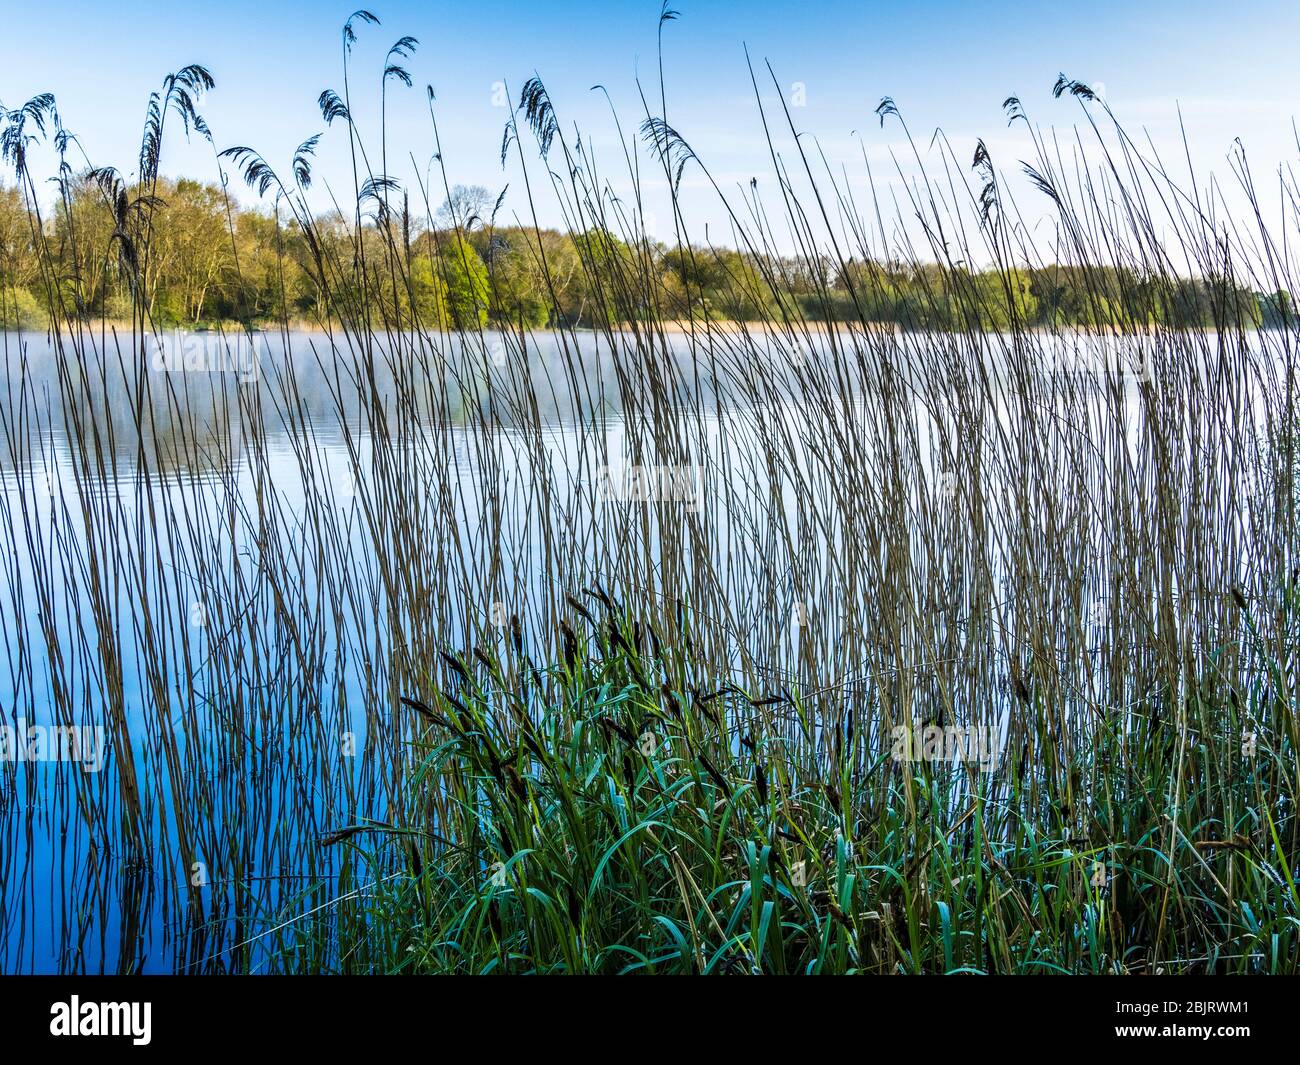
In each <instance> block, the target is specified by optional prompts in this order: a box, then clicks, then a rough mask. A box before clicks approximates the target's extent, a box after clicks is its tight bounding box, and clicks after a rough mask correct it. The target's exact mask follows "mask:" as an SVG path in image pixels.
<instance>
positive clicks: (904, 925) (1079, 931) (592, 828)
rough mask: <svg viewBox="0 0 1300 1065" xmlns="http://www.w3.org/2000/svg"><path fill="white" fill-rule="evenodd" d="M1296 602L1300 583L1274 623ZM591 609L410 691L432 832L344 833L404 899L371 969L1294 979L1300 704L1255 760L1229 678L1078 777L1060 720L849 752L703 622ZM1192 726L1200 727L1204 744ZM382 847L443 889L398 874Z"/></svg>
mask: <svg viewBox="0 0 1300 1065" xmlns="http://www.w3.org/2000/svg"><path fill="white" fill-rule="evenodd" d="M601 594H602V595H603V593H601ZM1297 606H1300V603H1298V602H1297V601H1296V599H1295V596H1294V594H1293V593H1291V592H1288V593H1287V594H1286V597H1285V601H1284V602H1281V603H1279V604H1278V610H1279V611H1282V612H1283V613H1287V614H1288V615H1291V616H1294V615H1296V614H1297ZM592 611H594V612H595V613H593V612H589V611H587V610H585V609H584V610H583V616H584V617H585V618H586V620H587V622H589V624H588V625H587V626H586V631H585V633H584V634H582V635H579V634H578V633H577V632H575V631H573V630H571V629H569V628H568V626H567V624H566V625H565V626H564V627H562V629H561V631H560V632H559V633H557V634H556V640H555V643H556V645H557V646H556V651H555V660H554V663H553V664H552V665H551V666H550V667H549V668H547V669H544V670H537V669H535V668H534V667H533V666H532V665H531V664H530V660H529V659H527V658H525V657H523V648H522V644H521V643H520V642H519V640H520V638H519V636H518V634H517V630H516V635H515V636H514V637H512V643H513V652H512V650H511V648H510V647H504V646H503V647H499V648H489V647H485V646H482V645H480V646H478V647H477V648H476V649H475V651H474V654H473V655H466V656H456V657H449V658H448V659H447V661H448V663H450V664H451V666H452V668H450V669H448V670H447V671H446V678H447V681H446V686H445V687H444V688H442V689H436V688H434V689H433V690H434V694H433V697H432V698H431V699H430V701H429V704H426V703H424V702H422V701H420V700H418V699H408V700H406V703H407V705H408V707H409V708H410V709H411V710H412V712H413V717H414V718H415V719H417V720H418V721H419V722H420V729H421V733H422V735H421V739H420V741H419V743H418V744H417V746H416V765H415V767H414V769H413V772H412V774H411V776H410V780H411V781H412V788H413V791H412V793H411V795H409V796H408V799H409V802H410V807H411V813H410V815H409V816H408V818H407V820H406V822H405V823H407V824H410V825H412V826H413V827H412V828H411V829H410V830H407V831H399V832H396V833H395V834H394V835H391V836H390V835H388V834H389V832H390V830H391V826H387V827H386V826H383V825H379V824H369V825H367V824H364V823H363V824H360V825H355V826H350V827H349V828H347V829H344V830H343V831H341V832H338V833H335V834H333V835H332V836H331V837H330V839H331V840H332V841H333V842H336V843H343V844H345V845H346V846H348V847H350V848H356V849H358V853H359V854H360V855H361V856H362V857H363V858H364V859H365V860H366V862H367V863H374V865H375V868H374V870H373V872H374V873H375V874H376V880H377V881H378V882H381V883H383V884H384V885H385V888H384V889H383V891H382V892H381V900H380V902H379V903H378V904H377V905H375V906H372V907H369V908H368V911H367V917H366V920H365V922H364V924H363V925H359V926H356V928H357V935H358V936H360V937H361V938H359V939H357V941H355V942H353V941H350V940H348V939H346V938H345V939H344V941H342V942H341V943H340V944H339V948H340V949H339V954H340V956H341V957H343V958H345V959H348V967H349V968H357V969H361V970H369V971H374V970H383V971H398V970H401V971H412V972H434V973H487V972H509V973H561V972H582V973H632V972H644V973H731V972H746V973H748V972H755V973H757V972H762V973H810V974H816V973H853V972H858V973H895V972H898V973H917V974H919V973H952V972H990V973H1043V972H1071V973H1103V972H1116V971H1122V970H1124V969H1126V968H1129V967H1130V966H1135V965H1136V966H1137V967H1138V968H1139V969H1140V967H1141V965H1142V964H1144V963H1145V960H1146V959H1149V958H1151V957H1160V958H1163V959H1167V961H1166V962H1165V965H1166V966H1167V969H1168V971H1177V972H1193V971H1202V972H1203V971H1222V972H1228V971H1231V972H1259V971H1283V972H1290V971H1295V969H1296V965H1297V958H1298V957H1300V953H1298V951H1300V931H1298V930H1297V927H1296V924H1295V921H1294V917H1293V912H1294V906H1295V898H1294V891H1293V889H1292V888H1291V887H1290V886H1289V885H1290V884H1291V883H1292V882H1293V880H1292V878H1293V870H1294V868H1295V855H1294V849H1293V846H1292V844H1291V843H1290V842H1287V843H1286V844H1284V845H1283V844H1281V841H1280V838H1279V837H1280V834H1281V833H1283V832H1286V833H1288V834H1289V833H1290V832H1291V829H1290V827H1289V826H1290V824H1291V823H1292V822H1293V816H1292V815H1289V814H1283V813H1279V811H1284V810H1286V809H1288V808H1289V804H1290V801H1291V800H1290V790H1291V785H1290V784H1289V783H1287V781H1288V780H1289V774H1288V771H1287V769H1286V767H1287V765H1289V764H1290V762H1291V759H1292V758H1293V757H1294V754H1293V751H1292V748H1291V746H1290V744H1291V739H1290V734H1289V729H1288V727H1287V724H1286V716H1285V714H1286V711H1285V708H1284V707H1282V706H1280V705H1279V706H1276V707H1265V706H1263V705H1262V704H1261V705H1258V706H1257V708H1256V709H1257V712H1261V713H1265V714H1270V715H1271V714H1272V712H1273V711H1274V710H1277V711H1279V712H1281V713H1282V715H1283V716H1282V717H1281V718H1279V719H1278V728H1277V730H1276V731H1274V732H1270V735H1271V736H1272V739H1271V740H1268V741H1262V742H1261V744H1260V749H1259V752H1258V755H1257V757H1256V759H1255V760H1254V761H1253V762H1252V761H1250V760H1244V759H1243V758H1242V757H1241V752H1240V751H1239V750H1238V748H1239V746H1240V744H1241V740H1240V738H1239V737H1240V736H1241V734H1242V724H1241V718H1240V717H1239V709H1238V708H1237V707H1235V706H1234V705H1233V702H1234V699H1235V698H1236V696H1235V695H1233V693H1231V692H1229V691H1228V690H1227V689H1225V688H1224V687H1223V685H1222V684H1221V683H1220V682H1219V681H1218V680H1217V679H1216V678H1215V677H1213V676H1206V677H1204V678H1202V679H1200V680H1199V681H1197V682H1196V683H1195V684H1194V685H1193V687H1192V689H1191V694H1190V695H1189V697H1188V699H1187V700H1186V704H1185V706H1184V707H1182V708H1180V707H1179V706H1177V705H1175V702H1174V701H1172V700H1170V699H1169V698H1167V697H1166V696H1164V695H1162V694H1161V693H1159V692H1153V693H1152V694H1151V697H1150V698H1149V700H1147V701H1146V702H1145V703H1144V704H1142V705H1140V706H1137V707H1132V708H1129V712H1128V713H1124V712H1121V711H1120V710H1119V708H1112V709H1110V710H1107V711H1106V712H1105V713H1104V714H1103V715H1102V716H1101V717H1100V718H1099V720H1100V721H1101V722H1102V724H1101V727H1100V728H1099V729H1098V731H1097V732H1096V733H1095V735H1094V736H1093V738H1092V739H1091V741H1090V742H1088V743H1086V744H1083V745H1081V746H1080V747H1079V748H1078V749H1077V750H1076V751H1075V752H1074V754H1073V755H1072V756H1071V760H1070V761H1069V762H1066V763H1063V764H1062V763H1058V762H1057V760H1056V757H1055V756H1054V757H1053V759H1052V761H1051V763H1049V764H1047V765H1044V764H1043V763H1042V762H1041V761H1040V759H1039V756H1038V755H1037V754H1035V748H1037V747H1039V745H1041V747H1042V749H1044V750H1046V749H1056V747H1057V745H1059V740H1058V739H1056V738H1055V737H1053V736H1052V735H1051V734H1050V726H1048V725H1047V723H1046V721H1045V719H1044V718H1042V717H1040V718H1038V724H1037V729H1038V732H1039V734H1038V735H1037V736H1034V737H1032V738H1031V739H1029V740H1027V741H1026V743H1025V746H1024V748H1023V749H1021V750H1007V751H1005V752H1002V753H1001V754H1000V756H998V764H997V766H996V773H995V774H993V775H981V774H980V773H979V772H978V771H974V770H973V769H971V768H969V767H967V766H963V765H961V764H959V763H952V762H948V763H944V762H942V761H940V762H938V763H927V762H912V761H899V760H896V759H895V758H893V757H892V750H891V747H890V746H889V744H888V743H886V742H882V741H879V740H877V741H875V742H873V741H872V740H871V739H870V737H869V736H864V735H862V734H860V733H851V734H850V738H849V739H848V740H847V742H836V743H835V744H834V745H833V747H832V748H831V752H830V753H829V754H828V753H827V750H826V748H825V747H824V746H822V745H820V744H819V733H820V732H821V729H822V728H823V725H824V723H825V722H826V721H827V720H828V718H827V716H826V714H827V710H826V707H825V706H820V705H818V704H817V702H816V701H815V700H814V701H811V702H805V701H804V699H802V698H800V697H799V696H798V695H797V694H790V693H788V692H783V691H782V692H778V693H776V694H775V695H772V694H771V693H746V692H743V691H741V690H740V689H738V688H735V687H732V686H729V685H728V684H726V683H725V682H724V681H722V680H721V679H720V678H717V679H715V680H714V683H712V684H707V685H706V682H705V678H706V677H707V668H706V667H704V664H703V663H702V662H700V661H697V660H695V658H694V657H693V656H692V654H691V653H690V652H689V651H686V650H684V648H687V647H689V646H691V639H690V632H689V629H686V630H683V631H680V632H676V633H663V632H660V631H657V630H656V628H655V626H654V625H653V624H649V623H647V624H642V623H640V622H637V621H633V620H631V619H629V618H628V617H627V616H626V615H625V614H623V613H622V612H621V611H620V610H619V609H618V608H617V607H616V606H614V604H613V603H612V601H611V602H610V603H609V605H608V606H607V607H605V608H604V609H602V608H601V606H600V605H599V603H596V602H593V603H592ZM597 615H599V616H597ZM682 620H683V618H682V615H678V623H681V622H682ZM670 624H671V623H670ZM1259 651H1260V652H1261V653H1260V655H1259V656H1258V657H1256V659H1255V666H1254V668H1255V669H1256V670H1258V678H1259V681H1260V683H1266V681H1267V678H1268V676H1269V675H1270V674H1271V673H1272V672H1273V670H1274V668H1275V667H1274V666H1273V665H1272V659H1271V658H1270V657H1269V655H1270V653H1271V652H1270V651H1269V649H1267V648H1264V647H1262V646H1261V648H1259ZM430 686H431V687H432V681H431V682H430ZM1248 690H1251V689H1250V688H1249V687H1248ZM1030 698H1032V696H1030ZM1252 701H1253V697H1252ZM1172 719H1177V720H1180V721H1182V722H1184V725H1185V727H1186V728H1191V729H1194V730H1195V734H1196V736H1197V737H1198V739H1197V742H1196V745H1195V747H1194V748H1193V749H1192V750H1190V751H1186V750H1184V749H1182V745H1181V744H1180V742H1179V741H1178V738H1177V732H1176V730H1173V729H1171V728H1170V727H1168V725H1167V724H1166V723H1167V722H1168V721H1170V720H1172ZM1215 737H1223V739H1215ZM1188 757H1190V758H1193V759H1194V760H1195V762H1196V765H1197V767H1198V768H1197V770H1196V772H1195V773H1193V774H1191V775H1190V776H1188V775H1186V774H1187V770H1186V766H1185V762H1186V759H1187V758H1188ZM1243 763H1244V764H1243ZM1172 778H1182V779H1183V784H1182V786H1181V789H1180V790H1181V792H1182V794H1181V799H1180V802H1179V805H1178V807H1177V809H1176V810H1173V811H1171V810H1170V808H1169V805H1168V801H1167V790H1168V788H1169V781H1170V780H1171V779H1172ZM1056 780H1059V781H1060V782H1063V783H1055V782H1054V781H1056ZM1000 782H1011V784H1010V786H1009V787H1006V786H1003V784H1002V783H1000ZM1040 789H1042V790H1041V791H1040ZM1278 789H1280V790H1278ZM1044 794H1057V795H1060V796H1063V798H1062V799H1061V800H1059V801H1050V802H1049V801H1046V800H1045V799H1044V798H1043V797H1042V796H1043V795H1044ZM1071 795H1075V796H1090V797H1091V798H1089V799H1088V800H1087V802H1083V801H1079V802H1077V803H1076V802H1074V801H1072V800H1071V798H1070V796H1071ZM1270 811H1273V812H1270ZM1171 816H1172V818H1173V820H1174V826H1175V830H1174V834H1173V835H1172V836H1171V835H1170V834H1169V819H1170V817H1171ZM421 818H424V819H425V826H426V828H427V832H426V831H424V830H422V829H421V828H420V825H421ZM385 838H387V839H388V840H389V842H383V840H384V839H385ZM385 855H389V856H392V857H400V860H401V861H402V863H403V864H404V865H406V867H407V868H408V870H410V869H415V870H418V872H415V873H410V872H408V873H407V874H406V875H404V876H400V877H398V878H396V879H394V878H393V877H392V876H391V875H387V876H382V877H381V876H380V875H379V874H382V873H384V872H385V871H386V869H387V866H386V865H385V861H386V858H385V857H384V856H385ZM1229 884H1230V885H1232V887H1231V889H1228V888H1226V887H1225V885H1229ZM1225 892H1227V894H1226V895H1225ZM1174 915H1178V916H1177V919H1176V920H1175V919H1172V918H1173V917H1174ZM303 934H304V936H305V937H307V938H308V939H310V937H311V935H313V934H314V931H313V929H311V928H310V927H309V928H308V929H306V930H305V931H304V933H303Z"/></svg>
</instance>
